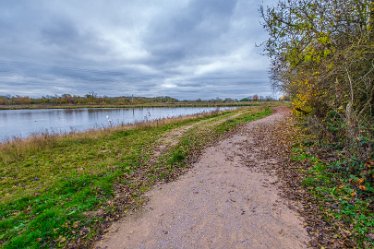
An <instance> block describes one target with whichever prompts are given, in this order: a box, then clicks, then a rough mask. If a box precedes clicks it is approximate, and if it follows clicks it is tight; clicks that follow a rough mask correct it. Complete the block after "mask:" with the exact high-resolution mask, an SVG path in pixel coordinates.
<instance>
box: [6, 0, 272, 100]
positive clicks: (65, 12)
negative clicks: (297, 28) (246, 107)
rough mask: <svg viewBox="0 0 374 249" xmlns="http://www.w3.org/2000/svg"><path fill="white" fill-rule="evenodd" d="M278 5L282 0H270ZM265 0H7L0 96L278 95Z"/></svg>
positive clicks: (184, 97)
mask: <svg viewBox="0 0 374 249" xmlns="http://www.w3.org/2000/svg"><path fill="white" fill-rule="evenodd" d="M268 2H269V3H271V2H272V0H269V1H268ZM258 8H259V4H258V1H250V0H204V1H201V0H180V1H172V0H159V1H157V3H156V2H153V1H152V2H149V1H145V0H138V1H119V0H112V1H104V0H97V1H88V0H86V1H73V0H67V1H50V0H39V1H0V32H1V34H4V35H2V36H0V95H4V94H12V95H15V94H19V95H31V96H41V95H47V94H49V95H54V94H62V93H73V94H85V93H87V92H89V91H95V92H97V93H98V94H100V95H108V96H116V95H130V94H136V95H143V96H156V95H169V96H172V97H177V98H181V99H186V98H211V97H217V96H219V97H241V96H246V95H250V94H255V93H257V94H262V95H271V94H272V90H271V87H270V84H269V80H268V75H267V70H268V69H267V67H268V61H267V59H266V58H264V57H263V56H262V55H261V48H256V46H255V44H256V43H260V42H262V41H263V40H264V39H265V37H266V34H265V32H264V31H263V30H262V27H261V25H260V16H259V13H258Z"/></svg>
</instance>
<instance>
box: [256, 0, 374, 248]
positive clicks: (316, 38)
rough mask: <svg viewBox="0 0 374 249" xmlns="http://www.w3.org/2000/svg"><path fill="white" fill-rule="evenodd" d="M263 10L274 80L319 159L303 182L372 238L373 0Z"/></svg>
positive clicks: (315, 0)
mask: <svg viewBox="0 0 374 249" xmlns="http://www.w3.org/2000/svg"><path fill="white" fill-rule="evenodd" d="M261 13H262V16H263V19H264V27H265V29H266V30H267V32H268V34H269V38H268V40H267V42H266V44H265V51H266V52H267V54H268V55H269V56H270V58H271V61H272V69H271V72H272V79H273V84H274V86H275V87H277V88H279V89H281V90H282V91H284V92H285V93H287V94H288V96H289V97H290V99H291V103H292V106H293V112H294V114H295V115H296V116H298V117H300V119H299V120H300V121H301V123H300V124H301V127H302V130H303V131H305V132H303V133H302V134H303V135H304V136H307V140H304V141H305V142H303V143H302V145H300V147H302V148H303V149H304V148H306V150H307V151H308V153H312V155H313V157H312V158H314V159H313V160H311V162H310V163H311V164H312V165H313V164H314V165H316V166H315V167H314V168H312V169H310V170H312V171H313V170H314V171H313V172H314V175H313V177H312V178H311V179H312V180H311V181H309V182H308V183H306V184H312V185H313V184H314V191H315V196H319V197H321V196H324V197H323V198H324V200H325V201H327V202H332V203H333V204H331V205H321V208H322V207H323V209H326V208H328V207H331V208H330V211H328V212H326V213H327V215H326V216H328V217H332V216H334V217H335V218H336V219H337V220H340V221H343V222H344V223H345V224H347V227H348V231H349V233H353V234H354V235H355V236H356V235H357V237H358V238H359V239H358V242H357V243H358V244H359V245H360V246H361V247H365V245H363V244H362V243H370V244H371V243H373V244H371V245H374V235H373V234H374V232H373V226H374V224H373V220H372V218H370V217H372V215H373V207H374V187H373V177H374V152H373V148H374V84H373V81H374V1H372V0H329V1H320V0H297V1H291V0H279V1H278V3H277V4H276V5H274V6H273V7H267V8H264V7H263V8H261ZM309 157H310V156H309ZM303 158H304V159H305V158H308V156H305V155H304V156H303ZM317 158H318V159H317ZM319 160H321V161H322V162H323V164H321V163H320V161H319ZM332 183H335V184H332ZM343 192H345V193H344V194H343ZM331 210H333V211H331ZM332 214H333V215H332ZM335 221H336V220H335ZM330 223H331V224H335V225H337V226H338V224H339V223H338V222H331V220H330ZM352 228H354V229H352ZM343 237H344V236H343ZM363 241H366V242H363ZM369 247H370V246H368V247H367V248H369ZM331 248H332V247H331ZM334 248H335V247H334ZM339 248H340V247H339ZM341 248H346V247H341ZM358 248H359V247H358ZM365 248H366V247H365ZM370 248H372V247H370Z"/></svg>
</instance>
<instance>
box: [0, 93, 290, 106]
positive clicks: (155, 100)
mask: <svg viewBox="0 0 374 249" xmlns="http://www.w3.org/2000/svg"><path fill="white" fill-rule="evenodd" d="M273 100H275V99H274V98H272V97H270V96H266V97H264V96H259V95H253V96H249V97H246V98H242V99H232V98H225V99H221V98H215V99H210V100H201V99H196V100H178V99H176V98H172V97H167V96H165V97H149V98H147V97H134V96H120V97H107V96H98V95H97V94H96V93H89V94H86V95H84V96H78V95H71V94H62V95H55V96H44V97H40V98H31V97H28V96H18V95H17V96H0V105H8V106H12V105H143V104H144V105H146V104H168V103H233V102H246V101H273ZM282 100H284V99H283V98H282Z"/></svg>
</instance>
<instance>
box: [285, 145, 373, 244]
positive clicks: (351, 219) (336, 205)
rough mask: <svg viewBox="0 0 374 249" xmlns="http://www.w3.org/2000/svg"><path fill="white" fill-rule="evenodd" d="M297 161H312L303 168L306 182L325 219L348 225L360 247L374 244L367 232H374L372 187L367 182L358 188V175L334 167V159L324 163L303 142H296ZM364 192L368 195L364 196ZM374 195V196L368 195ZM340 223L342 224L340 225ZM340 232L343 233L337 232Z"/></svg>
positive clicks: (337, 224) (306, 186)
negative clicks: (339, 170)
mask: <svg viewBox="0 0 374 249" xmlns="http://www.w3.org/2000/svg"><path fill="white" fill-rule="evenodd" d="M292 154H293V155H292V159H293V160H294V161H299V162H304V163H308V165H310V166H309V167H308V168H307V169H306V170H305V171H304V172H303V175H304V179H303V182H302V184H303V186H304V187H305V188H306V189H308V191H309V192H310V193H311V194H312V195H313V196H314V197H315V198H316V199H317V200H318V201H319V204H320V205H319V207H320V210H321V211H322V213H323V214H324V219H325V220H326V221H327V222H328V223H330V224H335V225H336V226H339V227H340V229H342V227H343V229H345V230H346V232H348V234H350V236H351V239H353V240H354V241H355V242H356V243H357V245H358V246H359V248H372V247H374V241H373V239H371V238H370V237H369V236H368V235H369V234H370V233H373V232H374V214H373V212H372V207H370V205H371V204H370V203H372V202H373V193H374V191H373V187H372V186H370V184H369V183H367V182H364V185H362V186H365V190H364V191H363V190H361V189H360V188H358V185H357V184H356V182H357V180H358V179H355V177H353V176H350V177H345V176H343V175H342V174H339V173H338V172H336V171H333V170H331V169H332V168H333V167H334V166H335V165H334V163H331V164H325V163H323V162H322V161H320V160H319V159H318V158H317V157H316V156H314V155H312V154H309V153H307V152H306V150H305V148H303V146H295V147H294V148H293V152H292ZM363 196H365V198H361V197H363ZM367 196H371V197H367ZM339 224H341V225H339ZM337 236H340V235H339V234H337Z"/></svg>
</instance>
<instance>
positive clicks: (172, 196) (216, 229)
mask: <svg viewBox="0 0 374 249" xmlns="http://www.w3.org/2000/svg"><path fill="white" fill-rule="evenodd" d="M288 114H289V113H288V110H287V108H277V109H276V112H275V113H274V114H272V115H271V116H268V117H266V118H263V119H261V120H257V121H253V122H250V123H248V124H247V125H245V126H244V127H242V128H241V129H240V130H239V131H238V132H236V133H235V134H233V135H231V136H230V137H228V138H226V139H224V140H223V141H221V142H219V143H218V144H216V145H214V146H212V147H209V148H207V149H205V151H204V152H203V154H202V155H201V157H200V158H199V160H198V161H197V162H196V163H194V165H193V166H192V168H191V170H190V171H189V172H187V173H186V174H184V175H183V176H181V177H180V178H179V179H178V180H177V181H174V182H171V183H167V184H162V185H160V186H158V187H156V188H155V189H154V190H152V191H150V192H149V193H148V197H149V202H148V203H147V205H146V206H145V207H144V209H143V210H142V211H140V212H139V213H137V214H135V215H132V216H129V217H126V218H124V219H123V220H121V221H119V222H117V223H114V224H113V225H112V226H111V227H110V228H109V230H108V232H107V233H106V234H105V235H104V237H103V238H102V239H101V240H100V241H98V242H97V243H96V244H95V245H94V248H129V249H130V248H131V249H135V248H139V249H140V248H165V249H166V248H222V249H223V248H256V249H260V248H287V249H289V248H307V242H308V240H309V239H308V236H307V232H306V231H305V229H304V227H303V225H302V223H303V220H302V218H301V217H300V216H299V215H298V213H297V212H295V211H293V210H291V209H290V208H289V207H288V205H287V201H286V200H284V199H282V198H281V197H280V195H279V193H280V189H279V187H278V184H277V182H278V180H277V178H276V176H275V175H273V174H271V173H269V171H268V170H267V171H266V170H264V168H269V166H271V165H274V164H277V163H279V162H280V160H278V158H277V155H274V156H273V157H270V158H269V157H267V158H264V157H263V152H264V151H266V150H268V148H267V147H266V146H267V143H266V141H263V142H262V141H257V140H258V139H261V137H264V136H261V134H255V132H261V129H258V127H263V126H273V125H275V124H276V123H278V122H280V121H282V120H284V119H285V118H286V117H287V116H288ZM263 132H265V131H263ZM254 145H256V146H254Z"/></svg>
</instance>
